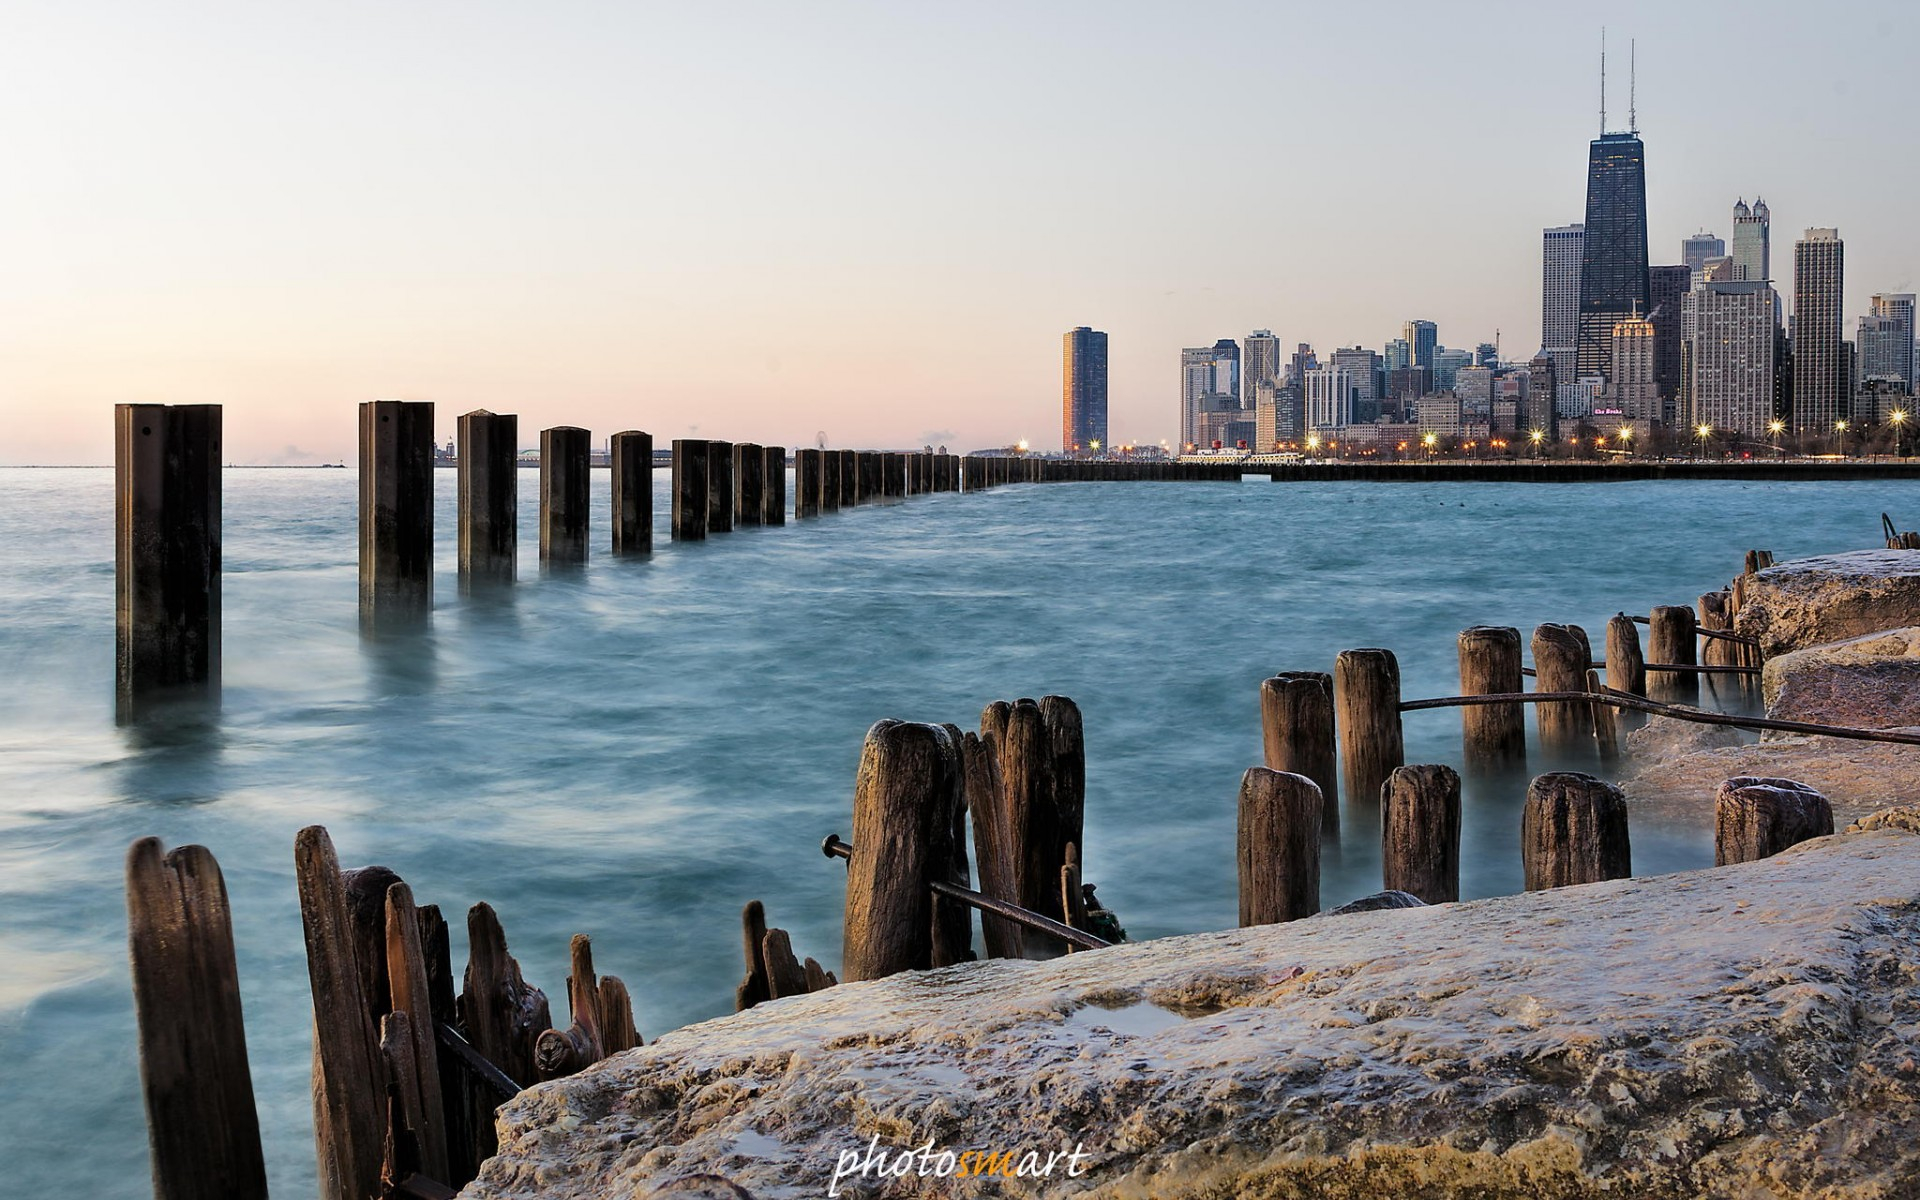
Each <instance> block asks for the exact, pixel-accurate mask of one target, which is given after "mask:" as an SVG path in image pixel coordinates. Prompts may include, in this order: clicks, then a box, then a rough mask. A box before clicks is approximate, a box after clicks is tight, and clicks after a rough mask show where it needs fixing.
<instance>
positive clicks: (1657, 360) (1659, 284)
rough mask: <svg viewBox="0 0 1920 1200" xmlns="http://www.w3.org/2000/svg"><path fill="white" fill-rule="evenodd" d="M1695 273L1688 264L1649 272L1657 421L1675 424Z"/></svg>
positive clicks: (1652, 269)
mask: <svg viewBox="0 0 1920 1200" xmlns="http://www.w3.org/2000/svg"><path fill="white" fill-rule="evenodd" d="M1692 288H1693V270H1692V268H1690V267H1687V266H1686V265H1684V264H1681V265H1676V266H1667V267H1649V268H1648V269H1647V303H1648V309H1647V319H1648V320H1649V321H1652V322H1653V378H1654V382H1655V385H1656V386H1657V387H1658V389H1659V393H1660V411H1659V413H1658V414H1656V415H1655V416H1654V420H1656V421H1659V422H1661V423H1663V424H1669V425H1670V424H1672V423H1673V421H1674V420H1675V414H1676V412H1677V409H1676V407H1675V406H1676V404H1677V402H1678V400H1679V396H1680V339H1681V336H1682V326H1683V323H1684V318H1685V313H1684V312H1683V311H1682V310H1683V309H1684V307H1685V302H1686V298H1687V292H1688V291H1690V290H1692Z"/></svg>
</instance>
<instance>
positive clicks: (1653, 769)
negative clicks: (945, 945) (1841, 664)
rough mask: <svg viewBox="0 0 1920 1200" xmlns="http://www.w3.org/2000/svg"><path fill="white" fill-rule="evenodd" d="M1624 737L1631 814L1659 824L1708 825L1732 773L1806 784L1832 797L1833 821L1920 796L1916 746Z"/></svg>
mask: <svg viewBox="0 0 1920 1200" xmlns="http://www.w3.org/2000/svg"><path fill="white" fill-rule="evenodd" d="M1663 719H1664V718H1655V720H1656V721H1659V720H1663ZM1650 728H1651V727H1650ZM1696 728H1705V727H1704V726H1696ZM1633 736H1634V737H1637V736H1638V732H1637V731H1636V733H1635V734H1634V735H1633ZM1628 744H1629V747H1630V748H1631V753H1630V754H1629V756H1628V757H1627V759H1626V760H1625V762H1624V763H1623V764H1622V769H1623V774H1622V776H1621V779H1620V781H1619V782H1620V789H1621V790H1622V791H1624V792H1625V793H1626V794H1627V806H1628V814H1629V820H1630V821H1634V822H1638V821H1639V820H1641V819H1642V817H1652V818H1654V819H1655V821H1656V822H1657V823H1659V824H1664V825H1697V826H1699V827H1701V828H1704V829H1711V828H1713V821H1714V808H1713V805H1714V797H1715V796H1716V795H1717V794H1718V793H1719V791H1720V785H1721V784H1722V783H1725V782H1726V781H1727V780H1729V779H1732V778H1734V777H1735V776H1738V775H1765V776H1771V777H1774V778H1779V779H1793V780H1797V781H1799V782H1800V783H1804V784H1806V785H1807V786H1808V787H1811V788H1813V789H1814V790H1815V791H1818V792H1819V793H1820V794H1821V795H1823V796H1825V797H1826V798H1827V799H1828V801H1830V802H1831V803H1832V804H1833V816H1834V821H1835V823H1836V825H1837V824H1839V823H1843V822H1847V821H1852V820H1855V819H1857V818H1860V817H1864V816H1866V815H1867V814H1868V813H1871V812H1875V811H1877V810H1879V809H1882V808H1886V807H1887V806H1889V805H1894V804H1903V803H1909V802H1912V801H1914V800H1916V799H1920V746H1902V745H1896V744H1894V743H1890V742H1856V741H1849V740H1846V739H1842V738H1829V737H1798V736H1789V735H1776V736H1770V737H1767V738H1764V739H1762V740H1760V741H1758V742H1756V741H1753V740H1752V738H1751V735H1747V737H1745V738H1743V739H1742V740H1740V741H1738V742H1737V743H1735V744H1733V745H1719V746H1708V747H1706V748H1702V749H1692V748H1687V747H1685V746H1684V744H1683V745H1682V746H1681V748H1678V749H1673V750H1663V748H1661V747H1658V746H1650V745H1649V744H1647V743H1638V744H1636V743H1634V742H1633V740H1632V737H1630V738H1629V739H1628Z"/></svg>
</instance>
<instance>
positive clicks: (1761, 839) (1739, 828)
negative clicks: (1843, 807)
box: [1713, 775, 1833, 867]
mask: <svg viewBox="0 0 1920 1200" xmlns="http://www.w3.org/2000/svg"><path fill="white" fill-rule="evenodd" d="M1832 832H1833V805H1832V804H1830V803H1829V802H1828V801H1827V798H1826V797H1825V796H1823V795H1821V794H1820V793H1819V792H1817V791H1815V790H1814V789H1812V788H1810V787H1808V786H1807V785H1806V784H1804V783H1799V782H1796V781H1794V780H1791V779H1768V778H1763V777H1757V776H1748V775H1743V776H1740V777H1738V778H1735V779H1729V780H1727V781H1726V782H1725V783H1723V784H1721V785H1720V790H1719V793H1718V794H1717V795H1716V796H1715V797H1714V803H1713V865H1714V866H1716V867H1724V866H1727V865H1728V864H1730V863H1743V862H1754V861H1756V860H1758V859H1762V858H1770V857H1772V856H1773V855H1775V854H1778V853H1780V852H1781V851H1782V850H1785V849H1786V848H1787V847H1788V846H1792V845H1794V844H1796V843H1799V842H1804V841H1806V840H1807V839H1808V838H1817V837H1825V836H1827V835H1828V834H1830V833H1832Z"/></svg>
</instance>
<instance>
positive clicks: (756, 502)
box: [733, 442, 767, 526]
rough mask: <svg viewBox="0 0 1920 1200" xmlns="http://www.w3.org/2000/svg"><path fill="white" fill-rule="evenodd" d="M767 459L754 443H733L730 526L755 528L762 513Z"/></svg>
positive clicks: (759, 521) (759, 522) (760, 519)
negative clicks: (752, 526)
mask: <svg viewBox="0 0 1920 1200" xmlns="http://www.w3.org/2000/svg"><path fill="white" fill-rule="evenodd" d="M766 470H767V460H766V456H765V455H763V454H761V453H760V446H759V445H758V444H757V443H755V442H735V443H734V446H733V523H734V524H735V525H736V526H738V525H758V524H761V522H762V514H763V512H764V505H763V503H762V501H763V499H764V493H765V491H766Z"/></svg>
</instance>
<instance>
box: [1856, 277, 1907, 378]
mask: <svg viewBox="0 0 1920 1200" xmlns="http://www.w3.org/2000/svg"><path fill="white" fill-rule="evenodd" d="M1913 309H1914V296H1913V293H1912V292H1895V293H1883V294H1881V295H1878V296H1875V297H1873V299H1872V300H1871V301H1870V307H1869V313H1870V314H1871V319H1872V320H1874V321H1876V322H1888V324H1884V325H1876V333H1877V335H1878V336H1876V338H1875V339H1874V343H1873V349H1872V351H1871V352H1869V350H1868V346H1867V335H1866V333H1865V332H1864V329H1865V327H1864V325H1863V326H1862V333H1861V334H1860V378H1861V379H1863V380H1866V379H1898V380H1899V381H1900V382H1901V383H1903V384H1904V385H1905V386H1906V389H1907V393H1908V394H1909V395H1911V394H1912V393H1913V389H1914V382H1915V380H1914V341H1913V339H1914V325H1913V315H1914V312H1913Z"/></svg>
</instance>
